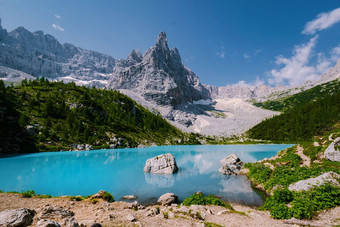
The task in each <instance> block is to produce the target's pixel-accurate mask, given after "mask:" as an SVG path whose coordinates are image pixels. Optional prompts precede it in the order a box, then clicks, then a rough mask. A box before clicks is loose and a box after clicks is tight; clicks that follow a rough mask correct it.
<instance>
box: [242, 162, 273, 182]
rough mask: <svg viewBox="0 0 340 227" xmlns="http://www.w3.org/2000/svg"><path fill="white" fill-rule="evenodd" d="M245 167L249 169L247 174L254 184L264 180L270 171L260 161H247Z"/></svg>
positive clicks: (267, 177)
mask: <svg viewBox="0 0 340 227" xmlns="http://www.w3.org/2000/svg"><path fill="white" fill-rule="evenodd" d="M245 167H246V168H248V169H249V176H250V177H251V178H252V180H253V181H254V182H255V183H256V184H262V183H264V182H266V181H267V180H268V179H269V177H270V175H271V173H272V170H271V169H270V168H269V167H267V166H265V165H263V164H262V163H247V164H245Z"/></svg>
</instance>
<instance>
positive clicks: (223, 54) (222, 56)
mask: <svg viewBox="0 0 340 227" xmlns="http://www.w3.org/2000/svg"><path fill="white" fill-rule="evenodd" d="M216 55H217V56H219V57H220V58H222V59H224V57H225V51H224V50H221V51H219V52H217V53H216Z"/></svg>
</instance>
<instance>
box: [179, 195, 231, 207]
mask: <svg viewBox="0 0 340 227" xmlns="http://www.w3.org/2000/svg"><path fill="white" fill-rule="evenodd" d="M183 205H184V206H191V205H216V206H222V207H225V208H227V209H230V210H234V208H233V207H232V206H231V205H230V204H229V203H227V202H224V201H222V200H220V199H218V198H215V197H214V196H213V195H208V196H206V197H205V196H203V194H202V193H195V194H193V195H192V196H190V197H188V198H186V199H184V201H183Z"/></svg>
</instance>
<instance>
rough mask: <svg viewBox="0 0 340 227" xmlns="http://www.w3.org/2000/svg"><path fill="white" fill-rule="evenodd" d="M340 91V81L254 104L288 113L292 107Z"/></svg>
mask: <svg viewBox="0 0 340 227" xmlns="http://www.w3.org/2000/svg"><path fill="white" fill-rule="evenodd" d="M339 90H340V80H333V81H331V82H328V83H324V84H321V85H318V86H315V87H313V88H311V89H308V90H306V91H303V92H300V93H297V94H295V95H291V96H288V97H284V98H279V99H275V100H268V101H265V102H258V103H254V105H255V106H257V107H261V108H264V109H269V110H274V111H286V110H288V109H290V108H292V107H295V106H298V105H303V104H306V103H308V102H311V101H315V100H317V99H319V98H323V97H324V96H325V95H327V94H333V93H336V92H337V91H339Z"/></svg>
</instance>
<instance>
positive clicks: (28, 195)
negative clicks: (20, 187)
mask: <svg viewBox="0 0 340 227" xmlns="http://www.w3.org/2000/svg"><path fill="white" fill-rule="evenodd" d="M21 195H22V197H23V198H32V197H34V196H35V192H34V191H33V190H27V191H23V192H21Z"/></svg>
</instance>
